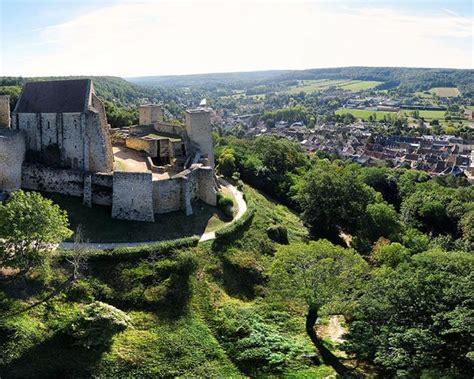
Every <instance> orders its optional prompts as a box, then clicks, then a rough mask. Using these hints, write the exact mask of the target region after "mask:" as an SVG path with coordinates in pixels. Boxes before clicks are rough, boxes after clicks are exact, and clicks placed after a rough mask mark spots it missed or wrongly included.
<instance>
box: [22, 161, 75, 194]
mask: <svg viewBox="0 0 474 379" xmlns="http://www.w3.org/2000/svg"><path fill="white" fill-rule="evenodd" d="M22 187H23V188H26V189H30V190H36V191H45V192H56V193H61V194H63V195H70V196H80V197H82V196H83V194H84V173H83V172H82V171H78V170H70V169H60V168H53V167H49V166H44V165H41V164H35V163H30V162H24V163H23V167H22Z"/></svg>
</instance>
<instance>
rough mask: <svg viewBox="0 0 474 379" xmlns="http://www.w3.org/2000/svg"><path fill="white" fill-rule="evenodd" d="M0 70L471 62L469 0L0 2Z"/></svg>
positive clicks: (179, 70)
mask: <svg viewBox="0 0 474 379" xmlns="http://www.w3.org/2000/svg"><path fill="white" fill-rule="evenodd" d="M0 24H1V26H0V50H1V55H0V75H23V76H33V75H78V74H85V75H94V74H95V75H119V76H141V75H165V74H187V73H204V72H226V71H250V70H263V69H304V68H313V67H315V68H316V67H332V66H351V65H366V66H411V67H420V66H423V67H455V68H474V67H473V60H474V58H473V55H474V46H473V2H472V1H470V0H468V1H428V0H423V1H396V2H394V1H331V2H330V1H317V0H313V1H298V0H296V1H295V0H272V1H270V0H257V1H255V0H253V1H250V0H220V1H215V0H210V1H205V0H202V1H201V0H186V1H182V0H174V1H171V0H156V1H153V0H142V1H138V0H137V1H130V0H99V1H70V0H47V1H43V0H0Z"/></svg>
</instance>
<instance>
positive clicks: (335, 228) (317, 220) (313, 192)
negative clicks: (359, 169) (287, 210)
mask: <svg viewBox="0 0 474 379" xmlns="http://www.w3.org/2000/svg"><path fill="white" fill-rule="evenodd" d="M374 200H375V192H374V191H373V190H372V189H371V188H370V187H369V186H367V185H366V184H364V183H363V182H362V180H361V179H360V178H359V177H358V176H357V174H356V173H355V172H354V171H353V170H352V167H351V166H338V165H337V163H329V162H327V161H320V162H319V163H318V164H317V165H316V167H314V168H313V169H312V170H310V171H309V172H308V173H307V174H306V175H305V176H304V177H303V179H302V182H301V184H300V185H299V188H298V192H297V195H296V201H297V203H298V206H299V208H300V209H301V210H302V211H303V213H302V218H303V220H304V221H305V223H306V224H307V225H308V226H309V228H310V231H311V233H312V235H313V236H316V237H323V238H328V239H330V240H333V241H337V240H338V236H339V233H340V231H341V230H342V231H345V232H348V233H355V232H357V231H358V229H359V226H360V224H361V220H362V219H363V217H364V214H365V210H366V208H367V205H368V204H370V203H372V202H373V201H374Z"/></svg>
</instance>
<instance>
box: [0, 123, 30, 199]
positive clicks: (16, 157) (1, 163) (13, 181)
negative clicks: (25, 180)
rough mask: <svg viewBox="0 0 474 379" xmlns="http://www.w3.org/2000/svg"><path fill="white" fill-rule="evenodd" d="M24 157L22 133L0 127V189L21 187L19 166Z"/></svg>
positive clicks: (6, 189) (13, 189)
mask: <svg viewBox="0 0 474 379" xmlns="http://www.w3.org/2000/svg"><path fill="white" fill-rule="evenodd" d="M24 157H25V138H24V135H23V133H21V132H18V131H14V130H11V129H7V128H5V129H0V190H5V191H15V190H18V189H20V187H21V166H22V163H23V160H24Z"/></svg>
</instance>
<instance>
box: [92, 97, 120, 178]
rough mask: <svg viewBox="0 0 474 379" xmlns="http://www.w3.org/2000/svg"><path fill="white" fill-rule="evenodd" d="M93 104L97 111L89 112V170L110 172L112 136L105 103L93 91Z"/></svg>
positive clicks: (111, 166)
mask: <svg viewBox="0 0 474 379" xmlns="http://www.w3.org/2000/svg"><path fill="white" fill-rule="evenodd" d="M92 106H93V107H94V109H95V110H96V111H97V112H88V113H87V114H88V118H89V119H90V121H89V128H88V134H89V144H90V145H91V147H90V149H89V150H90V156H89V170H90V171H93V172H110V171H112V170H113V160H114V159H113V153H112V138H111V136H110V128H109V125H108V123H107V116H106V113H105V108H104V104H103V103H102V102H101V101H100V99H99V98H98V97H97V96H96V95H95V94H94V93H93V94H92Z"/></svg>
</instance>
